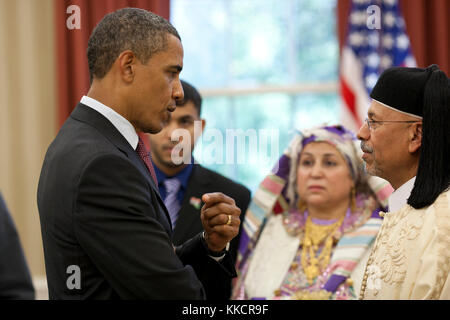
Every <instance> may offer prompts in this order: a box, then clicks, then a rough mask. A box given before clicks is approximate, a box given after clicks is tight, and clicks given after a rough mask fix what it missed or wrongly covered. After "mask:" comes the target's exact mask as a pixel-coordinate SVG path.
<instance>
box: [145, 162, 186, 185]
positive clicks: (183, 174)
mask: <svg viewBox="0 0 450 320" xmlns="http://www.w3.org/2000/svg"><path fill="white" fill-rule="evenodd" d="M193 163H194V159H193V158H192V160H191V163H190V164H188V165H187V166H186V167H185V168H183V170H181V171H180V172H178V173H177V174H176V175H174V176H173V177H169V176H167V175H166V174H165V173H164V172H162V171H161V170H160V169H159V168H158V167H157V166H156V164H155V163H153V167H155V173H156V180H158V185H160V184H161V183H163V182H164V180H166V179H168V178H177V179H178V180H180V182H181V186H182V187H183V188H184V189H186V187H187V184H188V181H189V177H190V176H191V172H192V169H193V168H194V165H193Z"/></svg>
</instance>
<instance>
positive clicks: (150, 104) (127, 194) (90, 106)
mask: <svg viewBox="0 0 450 320" xmlns="http://www.w3.org/2000/svg"><path fill="white" fill-rule="evenodd" d="M87 55H88V63H89V71H90V74H91V87H90V89H89V92H88V94H87V96H83V98H82V99H81V102H80V103H79V104H78V105H77V107H76V108H75V110H74V111H73V112H72V114H71V115H70V117H69V118H68V119H67V121H66V122H65V124H64V125H63V126H62V128H61V130H60V131H59V133H58V135H57V136H56V138H55V140H54V141H53V142H52V144H51V145H50V147H49V149H48V151H47V154H46V156H45V159H44V164H43V167H42V171H41V176H40V180H39V186H38V208H39V216H40V221H41V229H42V238H43V244H44V255H45V264H46V272H47V282H48V288H49V297H50V299H114V298H116V299H117V298H120V299H204V298H209V292H218V291H222V290H224V289H227V288H226V286H227V284H228V282H229V280H230V278H231V277H233V276H235V270H234V266H233V263H232V260H231V257H230V253H229V251H227V250H226V247H227V243H228V242H229V241H230V240H231V239H232V238H234V237H235V236H236V235H237V234H238V230H239V225H240V220H239V214H240V210H239V208H237V207H236V206H235V204H234V200H233V199H231V198H229V197H228V196H226V195H224V194H222V193H210V194H206V195H204V196H203V198H202V200H203V201H204V202H205V205H204V206H203V207H202V211H201V218H202V224H203V227H204V229H205V232H204V233H199V234H197V235H195V237H193V238H192V239H190V240H189V241H187V242H186V243H184V244H183V245H180V246H178V247H174V246H173V245H172V242H171V237H172V228H171V222H170V218H169V216H168V212H167V209H166V207H165V206H164V203H163V201H162V199H161V198H160V195H159V192H158V188H157V186H156V184H155V180H156V178H155V177H154V171H153V166H152V165H151V161H150V160H149V154H148V152H147V151H146V149H145V145H144V143H143V142H142V140H141V139H140V138H139V135H138V133H137V132H146V133H157V132H159V131H160V130H161V129H162V127H163V124H164V122H166V121H167V120H168V118H169V117H170V112H173V111H174V110H175V107H176V105H175V101H176V100H179V99H183V90H182V87H181V83H180V80H179V73H180V71H181V69H182V66H183V48H182V45H181V41H180V37H179V35H178V33H177V31H176V30H175V28H173V26H172V25H171V24H170V23H169V22H168V21H166V20H165V19H163V18H161V17H159V16H157V15H155V14H153V13H151V12H148V11H145V10H141V9H135V8H126V9H121V10H118V11H116V12H113V13H111V14H108V15H106V16H105V17H104V18H103V19H102V21H101V22H100V23H99V24H98V25H97V27H96V28H95V29H94V31H93V33H92V35H91V37H90V39H89V43H88V52H87ZM205 293H206V294H205Z"/></svg>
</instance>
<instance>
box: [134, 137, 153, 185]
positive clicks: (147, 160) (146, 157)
mask: <svg viewBox="0 0 450 320" xmlns="http://www.w3.org/2000/svg"><path fill="white" fill-rule="evenodd" d="M136 152H137V154H138V155H139V157H140V158H141V160H142V161H143V162H144V164H145V166H146V167H147V169H148V171H150V175H151V176H152V178H153V181H154V182H155V183H156V185H158V180H157V179H156V174H155V169H154V168H153V165H152V158H151V155H150V152H148V150H147V148H146V147H145V144H144V141H142V139H141V137H139V141H138V145H137V148H136Z"/></svg>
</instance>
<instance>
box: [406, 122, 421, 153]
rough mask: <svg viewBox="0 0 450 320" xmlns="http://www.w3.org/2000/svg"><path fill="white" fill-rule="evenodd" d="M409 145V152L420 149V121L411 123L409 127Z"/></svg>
mask: <svg viewBox="0 0 450 320" xmlns="http://www.w3.org/2000/svg"><path fill="white" fill-rule="evenodd" d="M409 137H410V141H409V147H408V151H409V152H410V153H415V152H417V150H419V149H420V146H421V145H422V123H421V122H417V123H413V124H412V125H411V127H410V128H409Z"/></svg>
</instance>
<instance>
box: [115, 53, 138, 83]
mask: <svg viewBox="0 0 450 320" xmlns="http://www.w3.org/2000/svg"><path fill="white" fill-rule="evenodd" d="M137 61H138V60H137V58H136V55H135V54H134V53H133V51H131V50H125V51H123V52H122V53H121V54H120V55H119V56H118V57H117V59H116V62H115V63H116V64H117V65H116V66H117V68H118V71H119V74H120V77H121V79H122V80H123V81H125V82H127V83H130V82H132V81H133V79H134V77H135V74H136V67H137Z"/></svg>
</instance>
